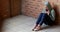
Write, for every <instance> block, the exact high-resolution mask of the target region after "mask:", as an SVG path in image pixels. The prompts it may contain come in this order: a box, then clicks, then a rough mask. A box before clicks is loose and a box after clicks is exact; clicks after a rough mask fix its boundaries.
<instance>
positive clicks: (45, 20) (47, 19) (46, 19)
mask: <svg viewBox="0 0 60 32" xmlns="http://www.w3.org/2000/svg"><path fill="white" fill-rule="evenodd" d="M43 23H45V24H46V25H53V23H54V21H52V20H51V18H50V17H49V15H47V14H46V13H41V14H40V15H39V18H38V20H37V22H36V24H37V25H38V24H40V25H42V24H43Z"/></svg>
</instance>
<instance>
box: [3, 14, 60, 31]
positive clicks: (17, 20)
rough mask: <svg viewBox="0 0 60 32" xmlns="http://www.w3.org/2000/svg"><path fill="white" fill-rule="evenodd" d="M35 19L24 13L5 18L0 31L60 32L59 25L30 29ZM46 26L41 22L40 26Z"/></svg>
mask: <svg viewBox="0 0 60 32" xmlns="http://www.w3.org/2000/svg"><path fill="white" fill-rule="evenodd" d="M36 20H37V19H35V18H32V17H28V16H24V15H19V16H16V17H13V18H9V19H6V20H5V22H4V26H3V28H2V32H60V26H52V27H48V28H45V29H43V30H40V31H32V30H31V29H32V28H33V27H34V25H35V22H36ZM46 26H47V25H44V24H43V26H42V27H46Z"/></svg>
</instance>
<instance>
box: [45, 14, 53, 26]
mask: <svg viewBox="0 0 60 32" xmlns="http://www.w3.org/2000/svg"><path fill="white" fill-rule="evenodd" d="M44 23H45V24H46V25H50V26H51V25H53V23H54V21H52V20H51V18H50V17H49V15H47V14H46V19H45V21H44Z"/></svg>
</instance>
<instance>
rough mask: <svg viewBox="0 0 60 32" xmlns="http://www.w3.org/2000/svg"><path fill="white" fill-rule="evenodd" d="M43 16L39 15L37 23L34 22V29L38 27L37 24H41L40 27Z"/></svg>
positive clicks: (42, 14)
mask: <svg viewBox="0 0 60 32" xmlns="http://www.w3.org/2000/svg"><path fill="white" fill-rule="evenodd" d="M44 15H45V13H41V14H40V15H39V18H38V20H37V22H36V25H35V27H34V29H35V28H36V27H37V26H38V24H39V23H41V25H42V24H43V21H42V19H43V18H44ZM34 29H33V30H34Z"/></svg>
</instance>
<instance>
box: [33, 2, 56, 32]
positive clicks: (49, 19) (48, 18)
mask: <svg viewBox="0 0 60 32" xmlns="http://www.w3.org/2000/svg"><path fill="white" fill-rule="evenodd" d="M45 5H46V9H44V10H43V11H42V12H41V14H40V15H39V18H38V20H37V22H36V25H35V27H34V28H33V29H32V30H33V31H34V30H35V31H38V30H40V29H41V26H42V24H43V23H45V24H46V25H49V26H51V25H54V23H55V22H54V20H55V11H54V9H52V8H51V5H50V3H49V2H45Z"/></svg>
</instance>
